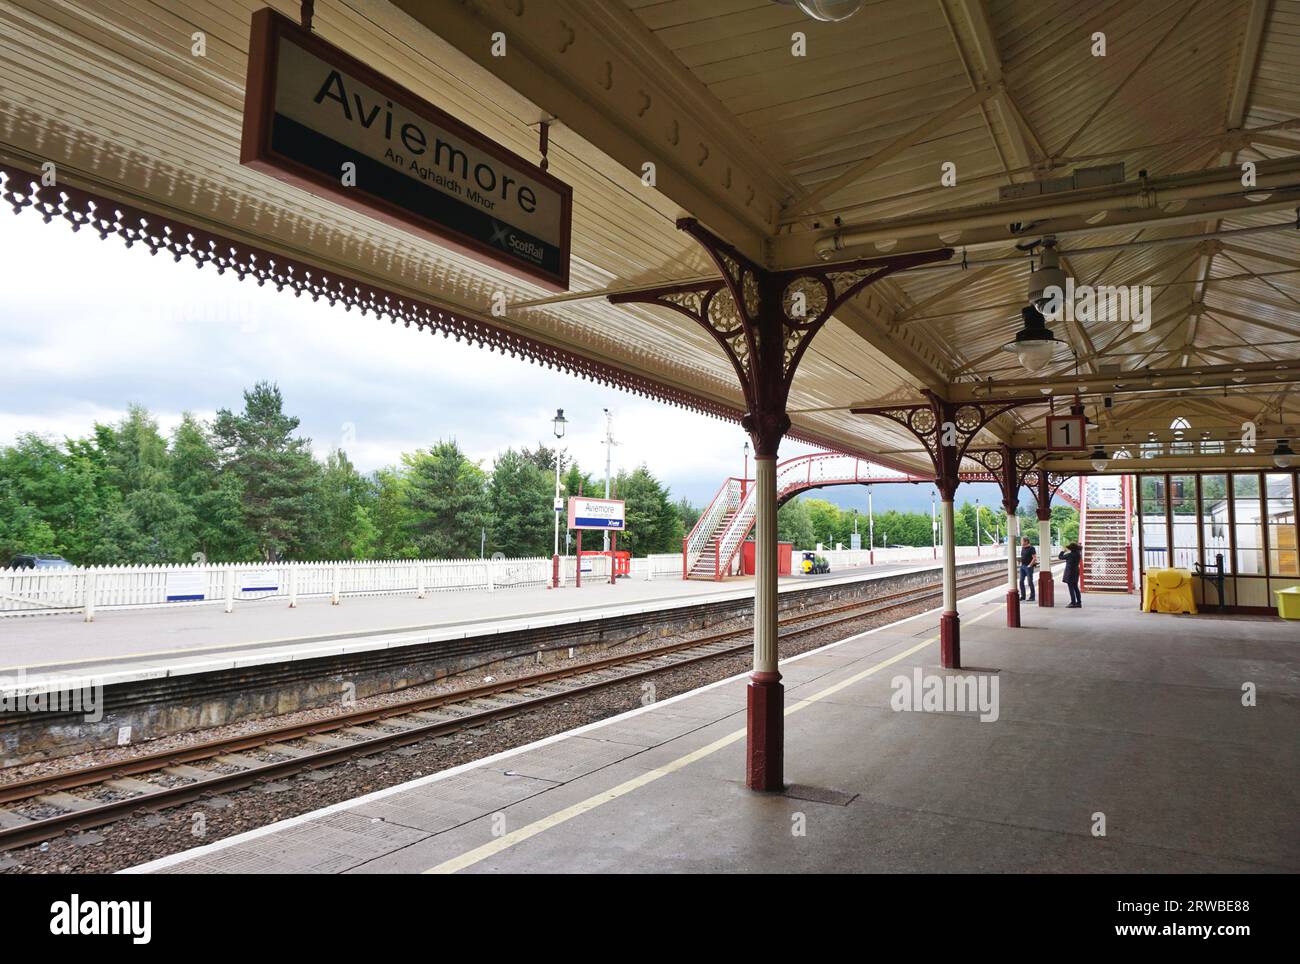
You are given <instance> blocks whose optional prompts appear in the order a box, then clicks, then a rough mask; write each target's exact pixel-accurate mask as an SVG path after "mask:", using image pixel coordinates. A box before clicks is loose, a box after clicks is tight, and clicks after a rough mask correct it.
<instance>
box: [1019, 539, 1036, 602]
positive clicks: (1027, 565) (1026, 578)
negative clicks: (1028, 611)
mask: <svg viewBox="0 0 1300 964" xmlns="http://www.w3.org/2000/svg"><path fill="white" fill-rule="evenodd" d="M1037 561H1038V550H1037V549H1035V548H1034V547H1033V546H1031V545H1030V544H1029V539H1028V538H1026V537H1023V536H1022V537H1021V539H1020V599H1021V601H1023V600H1024V598H1025V583H1026V582H1028V583H1029V601H1030V602H1034V601H1035V600H1034V593H1035V592H1036V590H1035V588H1034V563H1036V562H1037Z"/></svg>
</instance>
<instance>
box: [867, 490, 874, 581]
mask: <svg viewBox="0 0 1300 964" xmlns="http://www.w3.org/2000/svg"><path fill="white" fill-rule="evenodd" d="M867 547H868V548H867V565H869V566H874V565H875V564H876V514H875V509H874V507H873V506H872V503H871V486H867Z"/></svg>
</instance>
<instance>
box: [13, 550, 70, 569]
mask: <svg viewBox="0 0 1300 964" xmlns="http://www.w3.org/2000/svg"><path fill="white" fill-rule="evenodd" d="M5 568H7V569H71V568H72V563H70V562H68V560H67V559H64V558H63V557H62V556H45V555H36V554H27V553H24V554H22V555H17V556H14V557H13V558H12V559H10V560H9V563H8V564H7V565H6V567H5Z"/></svg>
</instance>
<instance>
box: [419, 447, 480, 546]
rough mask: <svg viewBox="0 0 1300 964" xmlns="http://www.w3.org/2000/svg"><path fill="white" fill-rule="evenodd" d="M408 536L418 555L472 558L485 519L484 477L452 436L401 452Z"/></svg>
mask: <svg viewBox="0 0 1300 964" xmlns="http://www.w3.org/2000/svg"><path fill="white" fill-rule="evenodd" d="M402 461H403V463H404V464H405V465H406V470H407V471H406V479H407V488H406V501H407V506H408V508H409V512H410V515H409V527H410V533H411V536H412V541H413V542H414V543H415V546H416V548H417V549H418V550H419V553H420V555H421V556H426V557H430V558H435V559H456V558H473V557H477V556H478V554H479V547H480V541H479V540H480V538H481V534H482V530H483V526H484V525H486V522H487V492H486V484H485V483H486V477H485V475H484V473H483V470H482V469H481V468H479V466H478V465H477V464H475V463H473V462H471V461H470V460H469V459H467V458H466V457H465V454H464V453H463V452H462V451H461V450H460V446H459V445H457V444H456V443H455V442H454V441H450V442H439V443H438V444H437V445H434V446H433V447H432V448H431V449H429V450H427V451H425V450H423V449H422V450H420V451H417V452H414V453H412V454H408V455H404V456H402Z"/></svg>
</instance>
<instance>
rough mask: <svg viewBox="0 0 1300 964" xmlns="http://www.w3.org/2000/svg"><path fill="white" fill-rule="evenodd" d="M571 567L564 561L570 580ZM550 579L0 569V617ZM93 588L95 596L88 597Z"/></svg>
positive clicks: (384, 571) (237, 566)
mask: <svg viewBox="0 0 1300 964" xmlns="http://www.w3.org/2000/svg"><path fill="white" fill-rule="evenodd" d="M679 559H680V557H679ZM572 563H573V561H572V559H570V560H569V573H568V578H569V580H570V581H571V580H572ZM679 565H680V563H679ZM583 570H584V571H583V575H584V576H588V577H589V578H591V577H592V576H594V577H595V578H598V579H599V578H604V579H608V578H609V560H608V558H604V557H589V558H588V559H585V560H584V561H583ZM589 571H590V575H589ZM550 578H551V560H550V559H548V558H543V557H537V558H526V559H436V560H431V559H399V560H379V561H370V562H276V563H256V562H253V563H211V564H194V565H167V566H91V567H87V568H67V569H45V570H42V569H0V615H6V614H19V613H21V614H28V613H38V612H58V611H67V610H81V609H89V612H88V613H87V615H90V613H93V612H94V610H96V609H126V608H145V607H160V606H192V605H207V604H213V603H218V604H221V603H225V601H226V597H227V594H228V593H229V596H230V597H231V599H232V600H233V602H234V604H235V605H238V604H239V603H240V602H241V601H243V602H247V601H250V600H261V599H286V600H287V599H289V597H290V595H291V593H293V594H295V595H296V597H297V598H302V597H310V596H330V595H333V594H334V592H335V588H336V585H337V590H338V593H339V595H340V596H367V595H369V596H374V595H391V594H399V593H400V594H406V593H410V594H415V593H419V592H421V591H423V592H425V593H426V594H427V593H431V592H442V591H456V590H490V591H495V590H496V589H508V588H514V587H519V586H543V585H546V584H547V583H548V582H549V581H550ZM336 580H337V582H336ZM169 586H170V592H171V598H170V599H169ZM295 588H296V593H295ZM92 589H93V593H94V598H93V599H89V598H87V594H88V592H90V591H91V590H92ZM181 589H183V592H178V590H181Z"/></svg>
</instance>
